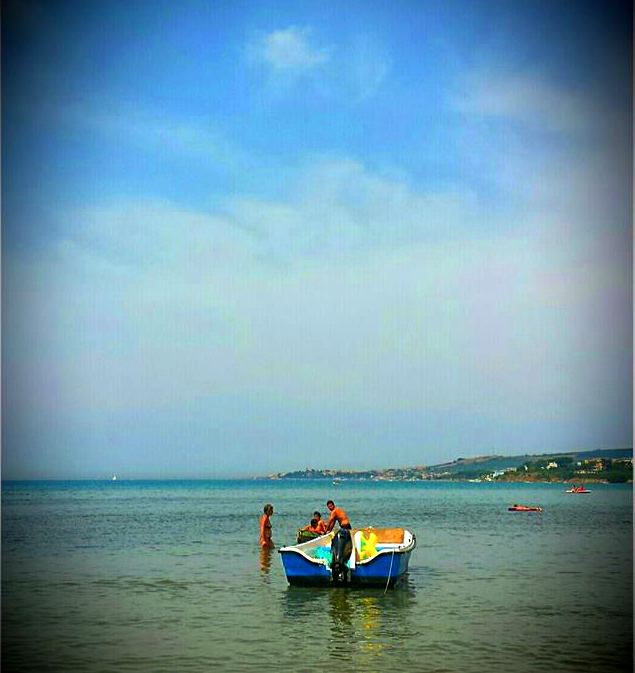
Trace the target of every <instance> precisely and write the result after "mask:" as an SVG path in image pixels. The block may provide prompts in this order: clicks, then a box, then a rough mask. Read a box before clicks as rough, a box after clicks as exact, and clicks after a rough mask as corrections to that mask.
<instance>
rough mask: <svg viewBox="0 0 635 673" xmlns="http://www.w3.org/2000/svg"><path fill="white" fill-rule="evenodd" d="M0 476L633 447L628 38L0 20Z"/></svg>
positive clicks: (409, 10)
mask: <svg viewBox="0 0 635 673" xmlns="http://www.w3.org/2000/svg"><path fill="white" fill-rule="evenodd" d="M2 19H3V27H2V32H3V34H2V108H3V120H2V191H3V199H2V271H3V277H2V290H3V296H2V299H3V339H2V341H3V343H2V347H3V349H2V370H3V389H2V393H3V401H2V405H3V415H2V416H3V426H2V435H3V446H2V469H3V477H5V478H22V477H58V478H65V477H86V478H95V477H96V478H100V477H108V476H110V474H111V473H113V472H116V473H117V474H119V475H120V477H122V478H125V477H129V478H134V477H210V476H220V477H222V476H244V475H253V474H267V473H270V472H275V471H282V470H287V469H296V468H303V467H307V466H312V467H316V468H321V467H340V468H365V467H386V466H398V465H421V464H433V463H438V462H441V461H444V460H448V459H453V458H456V457H458V456H473V455H481V454H486V453H503V454H514V453H521V452H525V451H536V452H543V451H545V452H546V451H549V452H550V451H561V450H571V449H580V448H611V447H617V446H620V447H621V446H631V445H632V371H633V368H632V292H631V288H632V213H631V205H632V204H631V184H632V169H631V161H632V133H631V96H632V89H631V81H632V15H631V9H630V7H628V3H618V2H614V3H606V4H602V6H601V8H600V6H596V5H595V3H584V2H564V1H562V2H524V1H520V0H519V1H518V2H513V3H512V2H479V3H473V2H459V1H455V2H425V1H421V2H391V3H388V2H349V3H325V2H322V3H317V2H297V1H295V2H275V3H273V2H235V1H233V2H184V3H173V2H132V3H131V2H109V3H103V2H90V1H88V2H86V1H84V2H58V3H53V4H51V3H45V2H36V1H28V2H18V1H15V0H13V1H9V2H7V3H5V4H4V5H3V14H2Z"/></svg>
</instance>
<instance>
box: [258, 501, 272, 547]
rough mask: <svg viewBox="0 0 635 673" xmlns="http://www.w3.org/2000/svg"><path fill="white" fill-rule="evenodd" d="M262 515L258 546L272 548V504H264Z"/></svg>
mask: <svg viewBox="0 0 635 673" xmlns="http://www.w3.org/2000/svg"><path fill="white" fill-rule="evenodd" d="M263 512H264V513H263V515H262V516H261V517H260V546H261V547H263V548H266V549H272V548H273V547H274V546H275V545H274V544H273V540H272V539H271V520H270V517H271V515H272V514H273V505H270V504H266V505H265V506H264V507H263Z"/></svg>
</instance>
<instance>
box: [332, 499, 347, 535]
mask: <svg viewBox="0 0 635 673" xmlns="http://www.w3.org/2000/svg"><path fill="white" fill-rule="evenodd" d="M326 506H327V507H328V510H329V512H330V513H331V516H330V517H329V520H328V521H327V522H326V532H327V533H330V532H331V531H332V530H333V527H334V526H335V523H336V522H337V523H339V525H340V528H347V529H348V530H350V529H351V522H350V520H349V518H348V514H347V513H346V512H345V511H344V510H343V509H342V508H341V507H336V506H335V503H334V502H333V501H332V500H328V501H327V503H326Z"/></svg>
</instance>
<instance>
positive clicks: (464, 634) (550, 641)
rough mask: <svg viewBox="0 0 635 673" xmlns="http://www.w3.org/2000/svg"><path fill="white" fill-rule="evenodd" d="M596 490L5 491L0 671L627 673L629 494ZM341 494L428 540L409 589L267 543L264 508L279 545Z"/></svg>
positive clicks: (280, 485)
mask: <svg viewBox="0 0 635 673" xmlns="http://www.w3.org/2000/svg"><path fill="white" fill-rule="evenodd" d="M591 488H592V490H593V493H592V494H591V495H585V496H575V495H568V494H566V493H565V492H564V491H565V487H564V486H563V485H545V484H537V485H528V484H514V485H498V484H494V485H490V484H447V483H423V484H417V483H380V484H373V483H371V482H344V483H342V485H339V486H334V485H332V484H331V483H330V482H267V481H239V482H235V481H225V482H221V481H207V482H204V481H202V482H125V481H119V482H114V483H110V482H108V483H106V482H47V483H42V482H39V483H35V482H30V483H29V482H23V483H3V490H2V663H3V669H4V670H8V671H60V672H61V671H64V672H66V671H91V672H92V671H104V672H106V671H113V672H115V671H116V672H123V671H131V672H158V671H170V672H174V671H208V670H216V671H228V672H229V671H232V672H234V671H236V672H240V671H279V670H284V669H287V668H288V669H292V670H294V671H321V670H337V671H339V670H347V671H382V672H386V673H390V672H393V671H394V672H397V671H399V672H402V671H404V670H411V671H421V672H427V671H430V672H433V671H435V672H441V671H457V672H458V671H460V672H461V673H469V672H475V673H476V672H478V673H481V672H498V671H500V672H501V673H502V672H505V673H507V672H508V671H514V672H515V673H520V672H523V671H527V672H529V671H532V672H535V671H550V672H554V671H570V672H571V673H574V672H575V673H577V672H578V671H594V673H595V672H602V671H624V670H631V667H632V637H633V612H632V606H633V588H632V574H633V565H632V512H633V507H632V487H631V486H630V485H619V486H618V485H616V486H607V485H593V486H592V487H591ZM329 497H332V498H333V499H334V500H335V501H336V502H337V503H338V504H340V505H342V506H343V507H344V508H345V509H346V510H347V512H348V513H349V515H350V517H351V519H352V521H353V524H354V525H364V524H372V525H375V526H383V525H386V526H390V525H402V526H405V527H407V528H409V529H411V530H413V531H414V532H415V534H416V536H417V540H418V547H417V549H416V550H415V551H414V553H413V556H412V558H411V563H410V573H409V575H408V576H407V578H406V580H405V581H404V582H403V583H402V584H401V585H399V586H398V587H397V588H396V589H394V590H389V591H388V592H387V593H384V592H383V590H381V589H380V590H347V589H337V590H324V589H300V588H291V587H289V586H288V585H287V583H286V580H285V577H284V573H283V570H282V566H281V563H280V559H279V555H278V554H277V552H275V551H274V552H273V553H266V552H261V551H260V549H259V546H258V517H259V515H260V513H261V512H262V506H263V505H264V504H265V503H266V502H271V503H272V504H273V505H274V507H275V510H276V513H275V514H274V516H273V519H272V524H273V537H274V541H275V543H276V545H277V546H281V545H282V544H287V543H290V542H293V541H294V538H295V531H296V529H297V528H298V526H300V525H304V524H305V523H308V519H309V518H310V515H311V513H312V512H313V510H314V509H316V508H317V509H320V510H321V511H322V512H323V514H326V508H325V506H324V503H325V501H326V500H327V498H329ZM516 502H519V503H524V504H539V505H541V506H542V507H544V509H545V511H544V512H543V513H541V514H537V513H510V512H507V507H508V506H509V505H511V504H513V503H516Z"/></svg>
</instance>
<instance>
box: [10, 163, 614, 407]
mask: <svg viewBox="0 0 635 673" xmlns="http://www.w3.org/2000/svg"><path fill="white" fill-rule="evenodd" d="M72 218H73V220H74V221H75V223H76V225H81V226H78V227H77V228H76V231H77V233H76V234H75V235H74V236H73V237H72V238H71V239H67V240H66V241H65V242H64V243H63V244H62V245H61V246H60V247H59V248H58V250H57V253H56V255H55V256H51V255H49V256H48V259H47V260H46V262H45V263H37V261H36V262H35V263H33V264H31V265H28V266H23V267H21V268H20V269H19V270H18V271H17V272H16V270H15V268H13V269H12V270H11V273H9V276H10V277H12V278H14V279H15V278H17V276H16V273H17V274H18V276H19V280H16V287H21V288H22V290H23V291H26V292H28V293H29V296H30V299H29V300H26V301H23V302H20V300H19V298H15V297H14V295H13V294H12V292H11V288H10V287H9V288H7V289H8V291H9V296H11V297H14V301H18V302H20V303H19V305H23V306H28V307H29V310H30V311H31V314H29V315H27V314H26V313H25V314H23V315H22V316H21V317H22V318H23V320H24V325H23V329H22V330H19V329H17V328H16V327H15V326H14V329H13V330H12V331H11V338H17V337H20V339H19V340H18V342H12V341H9V342H7V344H6V348H7V353H12V354H13V355H14V356H15V358H9V359H10V360H11V359H13V360H15V359H17V360H18V361H20V362H21V363H22V365H21V366H22V374H23V376H21V377H20V380H22V381H24V382H25V383H24V386H26V387H27V388H28V390H27V391H26V392H25V393H24V397H26V398H29V399H30V401H31V406H33V405H35V407H37V406H38V405H45V406H46V407H47V408H48V407H50V405H53V406H58V407H59V409H58V411H59V412H60V413H62V412H63V411H64V410H69V409H81V408H86V409H92V410H99V409H105V410H107V409H113V408H115V409H116V408H121V409H126V408H127V409H136V408H147V407H162V406H170V405H173V404H174V403H175V400H178V401H179V403H180V404H185V403H187V401H188V400H195V399H201V398H205V397H209V396H212V397H214V396H216V397H218V396H220V397H222V396H226V397H234V398H235V397H240V396H250V395H256V396H265V397H266V398H267V399H270V400H272V401H277V402H279V403H281V404H285V403H287V402H289V401H291V400H293V401H294V403H297V401H298V400H302V401H303V403H306V404H308V405H309V406H310V405H337V404H340V405H344V406H345V407H346V408H349V409H377V410H380V409H383V410H387V409H388V410H408V409H418V408H426V409H428V410H430V409H437V410H440V411H443V412H445V411H448V410H451V409H461V410H462V411H464V412H466V413H470V412H474V413H476V412H477V411H478V412H479V413H488V414H490V415H493V416H496V415H500V416H501V417H502V416H504V415H505V414H508V415H511V416H513V417H515V416H523V415H526V414H529V415H531V416H532V417H533V418H538V417H546V416H548V415H549V414H551V413H552V410H553V408H554V405H556V406H557V405H561V406H562V408H563V409H564V411H563V413H570V414H573V415H575V413H578V412H579V411H580V409H583V408H584V409H591V408H592V407H593V404H595V402H594V401H593V400H594V399H595V398H596V397H597V390H598V386H600V387H602V386H604V385H605V384H606V383H607V382H606V381H605V382H604V383H602V377H604V378H605V379H606V377H607V375H606V373H603V372H606V371H611V372H613V371H615V367H614V361H619V357H618V355H617V354H612V352H611V349H608V351H607V349H606V344H607V343H613V342H615V341H616V340H617V342H620V338H617V337H615V334H616V330H617V332H619V334H622V333H623V331H624V330H623V329H622V325H621V323H620V321H619V316H616V315H611V311H610V310H608V309H601V310H603V311H604V313H603V314H602V315H603V319H602V321H601V323H600V324H598V323H597V315H598V307H601V306H603V300H604V299H605V298H606V297H607V296H616V293H619V292H622V293H623V291H624V290H623V288H622V287H621V286H620V273H619V271H617V272H616V271H615V270H613V269H612V268H611V262H612V259H610V258H609V257H606V256H600V257H599V258H598V259H595V260H593V261H594V266H593V267H592V268H591V269H589V268H586V267H581V266H580V264H581V261H580V254H579V253H580V246H581V245H584V242H583V241H580V240H575V241H570V242H569V244H568V246H567V248H566V250H565V253H564V254H563V251H562V246H560V247H557V248H556V249H550V248H549V246H548V243H549V240H548V238H547V233H550V234H551V235H553V233H554V232H553V226H554V225H557V223H555V222H550V223H549V227H550V229H549V231H547V230H546V228H545V226H544V224H542V223H541V222H540V221H539V220H537V219H534V220H533V221H531V224H532V225H533V226H532V227H530V226H526V227H524V228H522V229H515V230H508V231H503V230H501V229H498V228H492V227H491V222H488V221H486V220H485V216H484V215H483V214H480V213H479V212H478V210H477V209H476V208H475V206H474V204H473V203H472V202H471V201H470V199H466V198H463V197H461V196H460V195H447V194H445V195H444V194H437V195H434V194H426V193H420V192H417V191H416V190H414V189H413V188H412V187H410V186H409V185H408V184H407V183H405V182H403V181H398V180H395V179H388V178H385V177H383V176H380V175H376V174H373V173H371V172H369V171H368V170H366V169H365V168H364V167H363V166H362V165H360V164H358V163H356V162H353V161H346V160H342V161H324V162H319V163H318V164H316V165H314V166H313V167H311V168H310V169H308V170H307V171H306V172H305V173H304V175H303V176H302V178H301V179H299V183H298V184H297V185H294V186H293V187H291V188H290V194H289V196H288V198H287V199H286V200H280V201H277V202H274V201H271V202H263V201H258V200H255V199H251V200H250V199H239V200H236V201H234V202H233V203H232V204H231V205H228V206H227V212H226V213H215V214H205V213H197V212H192V211H186V210H183V209H180V208H178V207H176V206H175V205H173V204H169V203H146V204H132V205H130V204H129V205H113V206H111V207H108V208H101V209H98V210H90V209H89V210H85V211H82V212H78V213H75V214H73V215H72ZM528 219H529V220H531V216H528ZM484 220H485V221H484ZM457 227H460V228H461V232H462V233H461V236H455V235H454V233H453V232H454V229H455V228H457ZM470 228H471V230H472V231H471V233H470V231H469V229H470ZM484 232H489V233H487V234H486V233H484ZM272 258H273V259H276V260H278V261H279V262H282V263H280V264H277V265H275V264H271V263H270V260H271V259H272ZM552 288H553V289H552ZM620 296H623V295H620ZM34 297H35V298H36V300H34V299H33V298H34ZM607 311H608V313H607ZM19 313H20V312H18V314H19ZM605 314H606V315H605ZM13 315H15V313H14V314H13ZM622 322H623V321H622ZM618 323H619V325H618ZM615 353H617V351H615ZM602 365H606V367H605V368H603V366H602ZM51 381H55V382H57V383H56V385H57V386H58V389H57V390H56V391H54V393H52V392H51ZM608 383H610V380H609V381H608ZM38 391H42V392H38Z"/></svg>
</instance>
